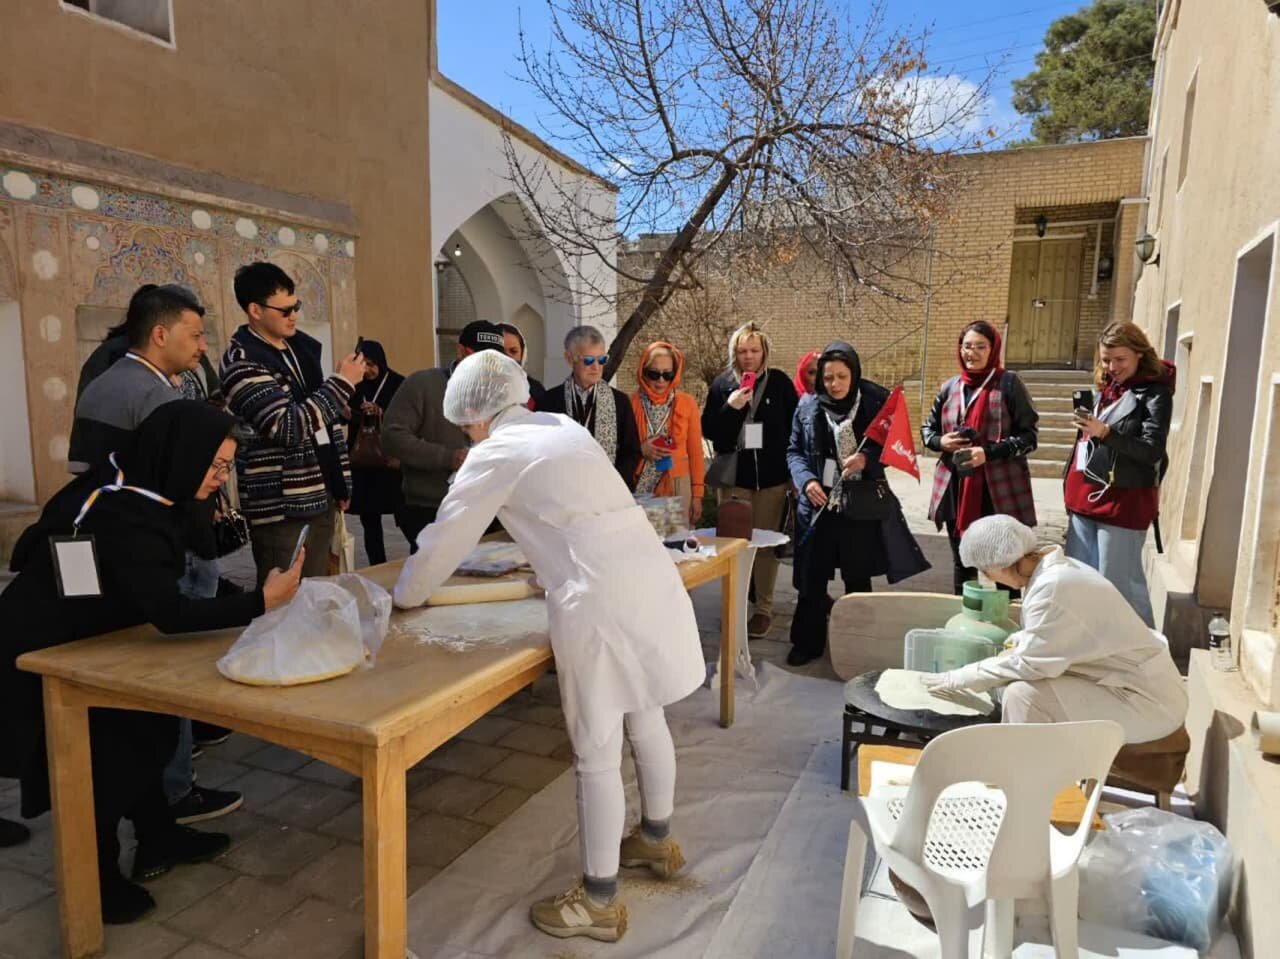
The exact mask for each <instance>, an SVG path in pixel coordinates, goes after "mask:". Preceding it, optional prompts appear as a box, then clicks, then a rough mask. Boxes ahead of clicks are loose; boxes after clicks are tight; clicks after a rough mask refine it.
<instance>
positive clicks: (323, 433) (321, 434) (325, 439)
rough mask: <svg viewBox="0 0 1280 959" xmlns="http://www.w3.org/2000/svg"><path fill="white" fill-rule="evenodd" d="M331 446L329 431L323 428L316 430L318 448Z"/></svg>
mask: <svg viewBox="0 0 1280 959" xmlns="http://www.w3.org/2000/svg"><path fill="white" fill-rule="evenodd" d="M328 445H329V431H328V430H327V429H325V428H324V427H323V426H322V427H320V428H319V429H318V430H316V446H328Z"/></svg>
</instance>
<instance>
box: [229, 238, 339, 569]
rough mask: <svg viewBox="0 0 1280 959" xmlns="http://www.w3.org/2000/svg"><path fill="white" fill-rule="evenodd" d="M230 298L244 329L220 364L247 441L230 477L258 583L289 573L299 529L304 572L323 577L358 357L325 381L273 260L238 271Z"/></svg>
mask: <svg viewBox="0 0 1280 959" xmlns="http://www.w3.org/2000/svg"><path fill="white" fill-rule="evenodd" d="M235 291H236V302H238V303H239V304H240V308H241V309H242V310H244V312H245V317H246V319H247V320H248V322H246V323H245V324H244V325H243V326H241V327H240V328H239V329H238V330H236V331H235V333H234V334H232V336H231V342H230V344H229V345H228V346H227V351H226V353H225V354H224V355H223V357H222V390H223V393H224V395H225V396H226V400H227V409H228V410H229V411H230V412H231V413H233V414H234V415H235V416H236V417H237V418H238V419H239V420H240V422H241V424H242V425H243V426H244V427H245V428H246V431H247V432H248V434H249V435H248V436H247V438H246V439H245V441H244V442H242V443H241V444H240V446H239V448H238V449H237V451H236V472H237V474H238V477H239V489H240V505H241V511H242V512H243V513H244V515H245V518H246V519H248V520H249V524H250V539H251V541H252V544H253V559H254V563H255V565H256V566H257V569H258V585H259V586H261V585H262V584H263V583H264V582H265V581H266V578H267V574H268V573H270V572H271V570H272V569H275V568H277V567H278V568H280V569H288V567H289V559H290V557H291V556H292V554H293V550H294V546H295V545H296V543H297V541H298V537H299V535H300V534H301V533H302V530H303V528H304V527H308V532H307V537H306V560H305V561H304V563H303V567H302V573H303V575H304V576H324V575H325V574H327V573H328V571H329V542H330V540H331V539H332V537H333V521H334V519H333V515H334V510H335V509H337V510H344V509H346V507H347V503H348V502H349V501H350V497H351V493H350V489H351V465H350V462H349V461H348V458H347V436H346V428H345V426H344V425H343V424H344V418H343V414H344V412H345V411H346V409H347V404H348V403H350V401H351V397H352V395H354V393H355V387H356V384H357V383H359V382H360V380H361V379H362V378H363V377H364V359H363V357H361V356H360V355H359V354H358V353H352V354H350V355H348V356H346V357H345V358H344V359H343V360H342V361H341V362H340V363H339V364H338V370H337V372H336V373H334V374H333V375H332V376H329V377H326V376H325V375H324V372H323V369H322V367H321V356H320V352H321V347H320V343H319V342H318V341H317V340H315V339H313V338H312V337H310V336H308V335H307V334H306V333H303V332H302V331H300V330H299V329H298V311H299V310H301V309H302V301H301V300H300V299H298V297H297V295H296V294H295V293H294V284H293V280H292V279H290V278H289V275H288V274H287V273H285V272H284V270H282V269H280V267H278V266H276V265H275V264H274V263H261V262H259V263H250V264H249V265H248V266H242V267H241V268H240V269H239V270H237V271H236V277H235Z"/></svg>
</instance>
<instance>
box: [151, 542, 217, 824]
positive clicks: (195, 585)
mask: <svg viewBox="0 0 1280 959" xmlns="http://www.w3.org/2000/svg"><path fill="white" fill-rule="evenodd" d="M218 575H219V570H218V561H217V560H216V559H201V558H200V557H199V556H196V555H195V554H194V553H187V571H186V573H185V574H183V576H182V578H181V579H179V580H178V592H180V593H181V594H182V595H183V596H185V597H187V598H188V599H212V598H213V597H214V596H217V595H218ZM191 746H192V742H191V720H189V719H179V720H178V748H177V749H175V750H174V751H173V758H172V759H170V760H169V764H168V765H167V766H165V767H164V794H165V798H166V799H168V800H169V803H170V805H172V804H173V803H176V802H177V801H178V800H179V799H181V798H183V797H184V796H185V795H186V794H187V793H189V792H191V786H192V784H193V783H194V782H195V770H194V769H193V768H192V765H191Z"/></svg>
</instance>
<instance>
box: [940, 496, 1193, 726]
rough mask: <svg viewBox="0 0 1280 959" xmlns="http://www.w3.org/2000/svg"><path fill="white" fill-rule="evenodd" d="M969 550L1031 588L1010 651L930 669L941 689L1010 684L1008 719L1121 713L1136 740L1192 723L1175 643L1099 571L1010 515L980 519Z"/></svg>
mask: <svg viewBox="0 0 1280 959" xmlns="http://www.w3.org/2000/svg"><path fill="white" fill-rule="evenodd" d="M960 557H961V559H962V561H963V562H964V564H965V565H966V566H973V567H976V568H978V569H980V570H982V571H983V572H984V573H985V574H986V575H987V576H988V577H990V578H991V579H993V580H995V581H996V582H997V583H1000V584H1001V585H1004V586H1008V587H1009V588H1011V589H1021V590H1023V599H1022V628H1021V629H1020V630H1019V631H1018V632H1016V633H1014V634H1013V635H1012V636H1010V637H1009V641H1010V642H1011V643H1012V649H1010V650H1007V651H1006V652H1005V653H1004V654H1003V655H1000V656H993V657H991V658H989V659H984V660H982V661H980V662H977V663H971V664H969V665H968V666H963V667H961V668H960V669H954V670H951V671H950V672H945V673H938V674H937V675H936V676H927V677H925V679H924V683H925V686H926V687H929V688H930V689H931V690H932V691H933V692H934V693H935V694H940V695H942V696H943V697H944V698H945V696H946V693H947V691H949V690H956V689H966V690H971V691H975V692H980V691H983V690H990V689H995V688H997V687H1004V693H1003V695H1002V697H1001V710H1002V713H1003V720H1004V722H1007V723H1059V722H1079V721H1082V720H1087V719H1113V720H1115V721H1116V722H1118V723H1119V724H1120V725H1121V726H1122V727H1123V728H1124V734H1125V742H1126V743H1146V742H1151V741H1152V740H1156V739H1161V738H1163V737H1165V736H1167V735H1169V734H1170V733H1172V732H1173V731H1174V730H1176V729H1178V727H1180V726H1181V725H1182V724H1183V721H1184V720H1185V719H1186V715H1187V693H1186V689H1185V687H1184V685H1183V681H1182V677H1181V676H1180V675H1179V674H1178V668H1177V667H1176V666H1175V665H1174V664H1173V659H1172V658H1171V657H1170V655H1169V645H1168V643H1167V642H1166V641H1165V638H1164V637H1163V636H1161V635H1160V634H1159V633H1157V632H1156V631H1155V630H1153V629H1149V628H1148V627H1147V626H1146V624H1144V623H1143V621H1142V620H1141V619H1140V618H1139V617H1138V614H1137V613H1135V612H1134V611H1133V607H1132V606H1131V605H1130V604H1129V602H1128V601H1127V600H1126V599H1125V598H1124V596H1123V595H1122V594H1121V593H1120V591H1119V590H1117V589H1116V588H1115V587H1114V586H1113V585H1111V583H1110V582H1108V581H1107V580H1106V579H1105V578H1104V577H1103V576H1102V574H1101V573H1099V572H1098V571H1097V570H1095V569H1093V568H1092V567H1090V566H1086V565H1085V564H1084V563H1081V562H1079V561H1078V560H1074V559H1068V558H1067V556H1066V554H1065V553H1063V551H1062V549H1061V548H1060V547H1058V546H1040V545H1039V544H1038V543H1037V541H1036V534H1035V533H1034V532H1033V531H1032V530H1031V529H1030V528H1028V527H1026V526H1024V525H1022V523H1019V522H1018V521H1017V520H1016V519H1014V518H1013V517H1012V516H1004V515H998V516H986V517H983V518H982V519H979V520H977V521H976V522H975V523H973V525H971V526H970V527H969V528H968V530H966V531H965V534H964V536H963V537H962V538H961V540H960Z"/></svg>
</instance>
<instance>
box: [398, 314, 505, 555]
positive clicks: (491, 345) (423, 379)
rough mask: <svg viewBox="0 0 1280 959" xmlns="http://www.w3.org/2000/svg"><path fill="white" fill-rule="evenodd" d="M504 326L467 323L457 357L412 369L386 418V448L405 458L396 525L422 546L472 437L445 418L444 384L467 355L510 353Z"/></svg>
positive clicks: (414, 545)
mask: <svg viewBox="0 0 1280 959" xmlns="http://www.w3.org/2000/svg"><path fill="white" fill-rule="evenodd" d="M504 346H505V343H504V341H503V336H502V330H501V329H500V328H499V327H498V325H497V324H495V323H490V322H488V321H487V320H473V321H472V322H470V323H468V324H467V325H466V326H464V327H463V328H462V332H461V333H460V334H459V335H458V346H457V350H456V357H455V359H454V361H453V362H452V363H451V364H449V366H447V367H443V366H440V367H434V368H432V369H427V370H419V371H418V372H416V373H412V374H410V375H409V377H408V378H407V379H406V380H405V381H404V382H403V383H402V384H400V389H398V390H396V395H395V396H393V397H392V398H391V404H390V405H389V406H388V407H387V412H386V415H384V416H383V418H382V449H383V452H384V453H386V455H387V456H391V457H394V458H395V459H398V460H399V461H400V472H401V473H402V475H403V476H404V487H403V488H404V505H403V506H401V507H400V508H399V509H398V510H396V526H398V527H399V528H400V531H401V532H402V533H404V535H405V538H406V539H407V540H408V541H409V552H410V553H416V552H417V551H418V534H419V533H421V532H422V530H423V528H425V527H426V526H429V525H430V524H431V523H434V522H435V519H436V511H437V510H439V508H440V503H441V501H442V500H443V499H444V494H445V493H447V492H448V491H449V477H450V476H452V475H453V474H454V473H456V472H457V470H458V467H460V466H461V465H462V461H463V460H464V459H466V456H467V437H466V434H464V433H463V432H462V430H460V429H458V427H456V426H454V425H453V424H452V423H450V422H449V421H448V420H446V419H445V418H444V388H445V385H446V384H447V383H448V382H449V376H450V375H451V374H452V373H453V370H454V367H456V366H457V365H458V361H459V360H461V359H462V358H463V357H466V356H470V355H471V354H472V353H479V352H480V351H481V350H497V351H499V352H505V350H504Z"/></svg>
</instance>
